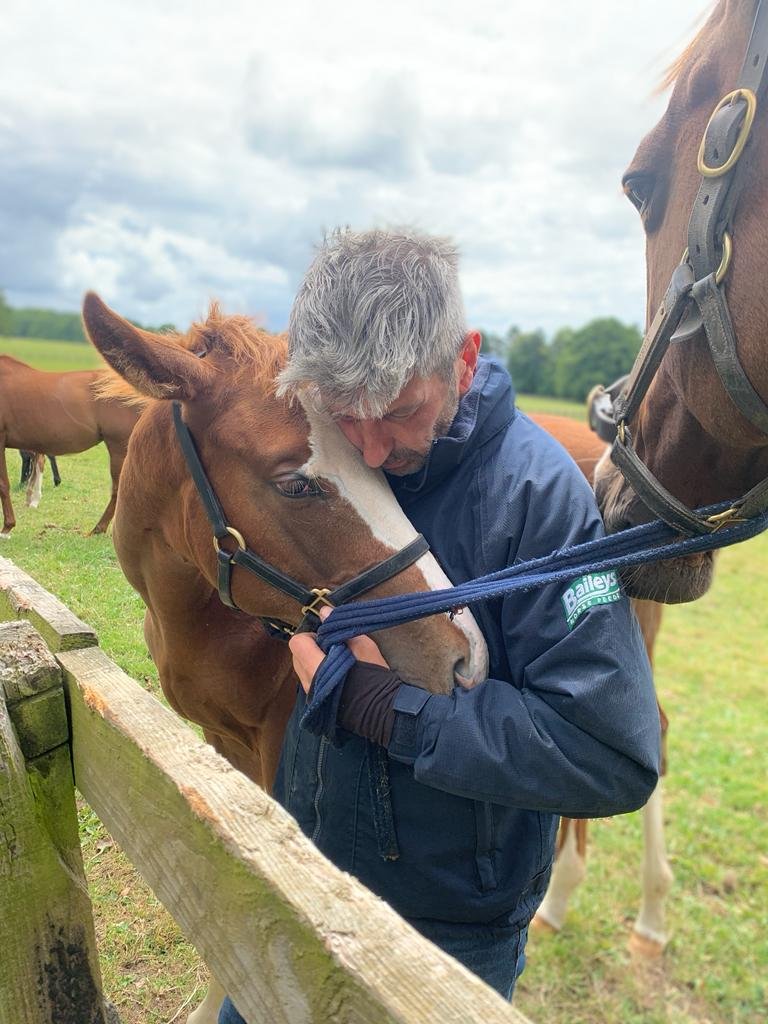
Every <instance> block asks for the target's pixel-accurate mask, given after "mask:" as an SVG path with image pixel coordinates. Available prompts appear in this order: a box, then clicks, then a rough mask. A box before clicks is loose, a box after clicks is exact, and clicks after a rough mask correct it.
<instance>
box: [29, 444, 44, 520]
mask: <svg viewBox="0 0 768 1024" xmlns="http://www.w3.org/2000/svg"><path fill="white" fill-rule="evenodd" d="M44 469H45V456H44V455H33V456H32V470H31V472H30V474H29V482H28V483H27V507H28V508H37V506H38V505H39V504H40V499H41V498H42V496H43V470H44Z"/></svg>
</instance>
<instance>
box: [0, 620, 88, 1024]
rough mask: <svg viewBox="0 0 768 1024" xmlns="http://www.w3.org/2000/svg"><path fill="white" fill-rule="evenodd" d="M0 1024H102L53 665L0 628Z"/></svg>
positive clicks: (10, 625) (25, 630)
mask: <svg viewBox="0 0 768 1024" xmlns="http://www.w3.org/2000/svg"><path fill="white" fill-rule="evenodd" d="M0 949H2V955H0V1024H106V1021H107V1019H108V1018H107V1016H106V1011H105V1008H104V1000H103V997H102V994H101V977H100V973H99V966H98V960H97V954H96V941H95V937H94V930H93V917H92V913H91V903H90V900H89V898H88V892H87V887H86V882H85V876H84V873H83V863H82V856H81V853H80V842H79V838H78V832H77V814H76V810H75V796H74V786H73V781H72V768H71V760H70V746H69V731H68V725H67V715H66V708H65V704H64V693H63V689H62V679H61V669H60V668H59V666H58V664H57V663H56V661H55V660H54V658H53V657H52V656H51V654H50V652H49V651H48V648H47V647H46V645H45V643H44V642H43V640H42V638H41V637H40V635H39V634H38V633H37V632H36V630H35V629H34V628H33V627H32V626H31V625H30V624H29V623H28V622H24V621H18V622H6V623H2V624H0Z"/></svg>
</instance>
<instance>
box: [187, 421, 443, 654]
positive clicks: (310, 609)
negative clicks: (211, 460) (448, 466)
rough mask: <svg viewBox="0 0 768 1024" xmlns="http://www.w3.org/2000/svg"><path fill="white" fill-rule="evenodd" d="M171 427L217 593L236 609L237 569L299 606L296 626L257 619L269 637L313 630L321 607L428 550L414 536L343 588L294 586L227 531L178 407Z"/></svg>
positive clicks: (365, 588) (375, 582)
mask: <svg viewBox="0 0 768 1024" xmlns="http://www.w3.org/2000/svg"><path fill="white" fill-rule="evenodd" d="M173 424H174V427H175V428H176V436H177V437H178V439H179V444H180V445H181V450H182V453H183V455H184V460H185V462H186V464H187V468H188V469H189V472H190V474H191V476H192V480H193V482H194V484H195V488H196V489H197V493H198V494H199V495H200V500H201V501H202V504H203V508H204V509H205V513H206V515H207V517H208V520H209V522H210V524H211V528H212V530H213V546H214V549H215V551H216V562H217V589H218V592H219V597H220V598H221V600H222V602H223V603H224V604H225V605H226V606H227V607H228V608H234V609H237V610H242V609H238V607H237V605H236V604H235V602H234V600H233V598H232V570H233V568H234V567H235V566H236V565H239V566H241V567H242V568H243V569H247V570H248V572H251V573H253V574H254V575H255V576H258V577H259V579H261V580H263V581H264V582H265V583H268V584H269V585H270V586H272V587H274V588H275V589H276V590H280V591H282V593H284V594H287V595H288V596H289V597H292V598H293V599H294V600H295V601H297V602H298V603H299V605H300V606H301V613H302V619H301V622H300V623H299V625H298V626H291V625H290V624H289V623H287V622H283V621H282V620H280V619H270V618H263V617H261V616H256V617H257V618H259V619H260V621H261V622H262V624H263V625H264V626H265V628H266V629H267V631H268V632H269V633H270V635H272V636H275V637H279V638H281V639H284V640H287V639H288V638H289V637H291V636H293V634H294V633H301V632H306V631H309V630H313V631H314V630H316V629H317V627H318V626H319V624H320V619H319V616H318V612H319V610H320V608H321V607H322V606H323V605H327V606H328V607H330V608H335V607H336V606H337V605H340V604H345V603H346V602H347V601H351V600H353V599H354V598H356V597H360V596H361V595H362V594H365V593H367V592H368V591H369V590H371V589H373V587H376V586H378V585H379V584H380V583H384V582H385V580H389V579H392V577H393V576H397V574H398V573H400V572H402V571H403V569H407V568H408V566H409V565H413V563H414V562H415V561H417V560H418V559H419V558H421V556H422V555H424V554H426V553H427V552H428V551H429V544H428V543H427V541H426V540H425V538H424V537H423V536H422V535H421V534H418V536H417V537H416V539H415V540H413V541H411V543H410V544H407V545H406V546H405V547H404V548H402V549H401V550H400V551H397V552H395V554H394V555H390V557H389V558H385V559H384V560H383V561H381V562H378V563H377V564H376V565H374V566H373V567H372V568H370V569H367V570H366V571H365V572H361V573H360V574H359V575H357V576H355V577H354V578H353V579H351V580H348V581H347V582H346V583H342V584H341V586H339V587H336V588H335V589H333V590H331V589H328V588H327V587H312V588H309V587H305V586H304V585H303V584H302V583H298V582H297V581H296V580H295V579H293V578H292V577H291V576H288V575H287V574H286V573H284V572H282V571H281V570H280V569H276V568H275V567H274V566H273V565H270V564H269V562H265V561H264V560H263V559H262V558H260V557H259V556H258V555H257V554H256V553H255V552H253V551H251V550H250V548H249V547H248V545H247V544H246V542H245V539H244V538H243V535H242V533H241V532H240V531H239V530H237V529H235V527H234V526H230V525H229V523H228V522H227V519H226V516H225V515H224V510H223V508H222V506H221V502H220V501H219V499H218V497H217V495H216V492H215V491H214V489H213V487H212V486H211V482H210V480H209V479H208V476H207V474H206V472H205V469H204V468H203V463H202V461H201V459H200V455H199V454H198V451H197V447H196V445H195V441H194V438H193V437H192V434H191V432H190V429H189V427H188V426H187V424H186V423H185V422H184V419H183V417H182V410H181V405H180V403H179V402H174V403H173ZM224 541H228V542H230V543H231V542H232V541H234V542H235V544H236V547H235V549H234V550H233V551H227V550H226V548H224V547H222V543H223V542H224Z"/></svg>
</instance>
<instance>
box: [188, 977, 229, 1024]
mask: <svg viewBox="0 0 768 1024" xmlns="http://www.w3.org/2000/svg"><path fill="white" fill-rule="evenodd" d="M226 994H227V993H226V991H225V989H224V988H222V986H221V985H220V984H219V983H218V981H216V979H215V978H214V977H213V975H211V980H210V981H209V982H208V991H207V992H206V994H205V999H203V1001H202V1003H200V1005H199V1006H198V1007H197V1009H196V1010H193V1011H192V1013H190V1015H189V1016H188V1017H187V1024H216V1021H217V1020H218V1019H219V1010H220V1009H221V1004H222V1003H223V1002H224V997H225V996H226Z"/></svg>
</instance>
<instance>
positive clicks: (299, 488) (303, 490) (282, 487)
mask: <svg viewBox="0 0 768 1024" xmlns="http://www.w3.org/2000/svg"><path fill="white" fill-rule="evenodd" d="M272 483H273V484H274V485H275V487H276V489H277V490H278V491H279V492H280V494H282V495H283V497H285V498H316V497H317V496H318V495H320V494H322V493H323V489H322V487H321V486H320V484H319V482H318V481H317V480H316V479H315V478H314V477H309V476H304V474H303V473H290V474H287V475H286V476H281V477H278V478H277V479H276V480H273V481H272Z"/></svg>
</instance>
